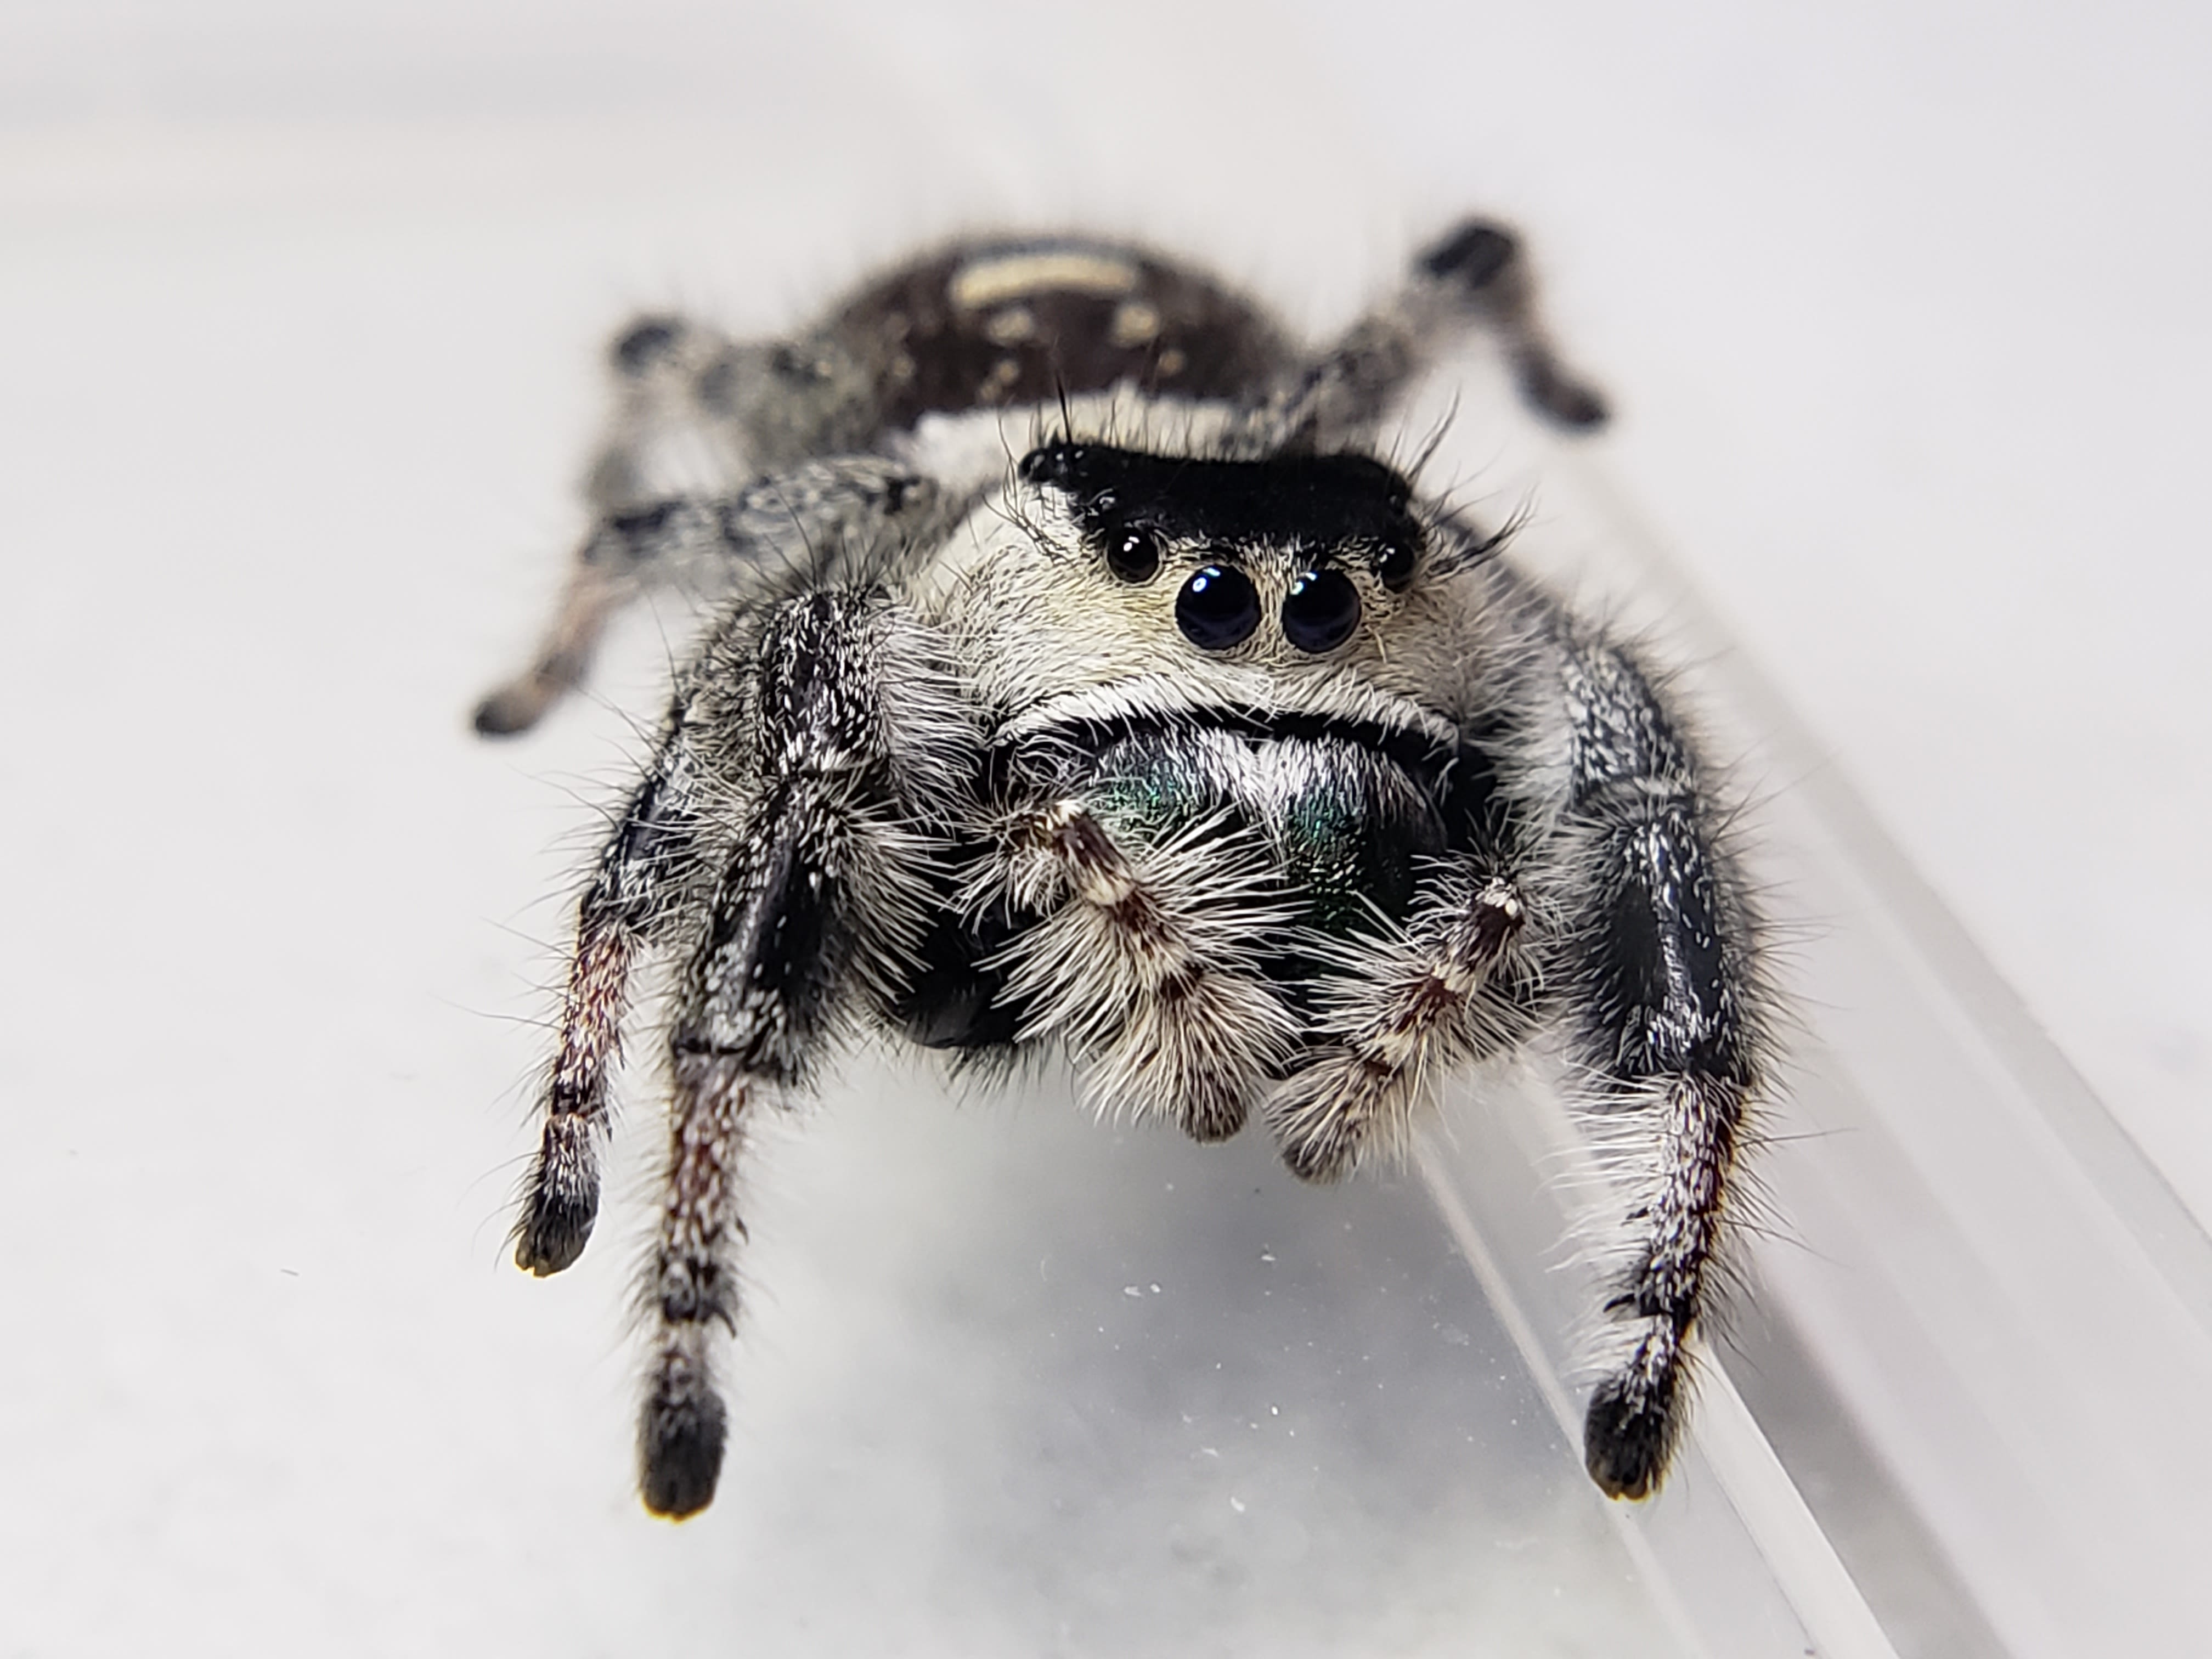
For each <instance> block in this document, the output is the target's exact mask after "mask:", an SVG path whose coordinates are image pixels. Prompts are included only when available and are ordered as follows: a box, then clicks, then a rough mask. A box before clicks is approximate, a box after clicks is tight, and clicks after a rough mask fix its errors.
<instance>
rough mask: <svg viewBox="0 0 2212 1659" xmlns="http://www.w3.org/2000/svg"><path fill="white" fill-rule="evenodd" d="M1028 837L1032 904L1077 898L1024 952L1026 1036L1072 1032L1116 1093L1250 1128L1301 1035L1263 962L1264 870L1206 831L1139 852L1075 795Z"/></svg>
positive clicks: (1024, 837)
mask: <svg viewBox="0 0 2212 1659" xmlns="http://www.w3.org/2000/svg"><path fill="white" fill-rule="evenodd" d="M1012 840H1013V842H1014V848H1013V872H1012V881H1013V885H1014V890H1015V892H1016V895H1017V897H1018V902H1021V903H1023V904H1024V906H1026V907H1030V908H1044V907H1045V905H1047V904H1048V903H1049V902H1051V901H1052V900H1054V899H1062V900H1064V901H1065V902H1061V903H1060V906H1059V908H1057V909H1055V910H1054V911H1053V913H1052V914H1051V915H1048V917H1047V918H1046V920H1045V921H1042V923H1040V924H1038V925H1037V926H1036V927H1034V928H1032V929H1030V931H1029V932H1027V933H1024V935H1022V936H1021V937H1020V938H1019V939H1017V941H1016V942H1015V945H1014V947H1013V950H1012V960H1011V964H1010V971H1009V973H1008V975H1007V981H1006V983H1007V992H1008V994H1009V996H1010V997H1012V998H1013V999H1016V1000H1019V1001H1021V1002H1023V1003H1025V1004H1026V1005H1027V1006H1030V1009H1031V1011H1032V1012H1031V1013H1030V1018H1029V1021H1028V1024H1027V1025H1026V1026H1025V1028H1024V1030H1022V1032H1021V1034H1020V1040H1021V1041H1024V1042H1028V1041H1030V1040H1033V1039H1036V1038H1038V1037H1042V1036H1048V1035H1055V1034H1056V1035H1060V1036H1065V1037H1066V1039H1067V1040H1068V1042H1069V1043H1070V1044H1071V1046H1072V1048H1073V1050H1074V1051H1075V1053H1076V1054H1078V1055H1079V1056H1080V1057H1081V1058H1082V1059H1083V1060H1085V1062H1087V1069H1088V1070H1089V1073H1090V1079H1089V1080H1090V1085H1091V1090H1092V1091H1093V1092H1094V1094H1095V1096H1096V1097H1097V1098H1098V1099H1099V1100H1100V1101H1101V1102H1103V1103H1114V1104H1117V1105H1127V1107H1129V1108H1130V1109H1133V1110H1134V1111H1136V1112H1138V1113H1140V1114H1145V1115H1151V1114H1158V1115H1163V1116H1170V1117H1173V1118H1174V1119H1175V1120H1176V1121H1177V1122H1178V1123H1179V1124H1181V1126H1182V1128H1183V1130H1184V1131H1185V1133H1188V1134H1189V1135H1191V1136H1192V1137H1193V1138H1194V1139H1199V1140H1221V1139H1227V1138H1228V1137H1229V1136H1231V1135H1233V1134H1235V1133H1237V1130H1239V1129H1240V1128H1242V1127H1243V1125H1244V1120H1245V1117H1246V1115H1247V1114H1248V1112H1249V1107H1250V1104H1251V1100H1252V1097H1253V1095H1254V1093H1255V1091H1256V1090H1257V1088H1258V1087H1259V1086H1260V1085H1261V1082H1262V1080H1263V1079H1266V1078H1267V1077H1269V1076H1271V1075H1273V1073H1275V1072H1276V1071H1277V1070H1278V1069H1279V1066H1280V1065H1281V1063H1282V1061H1283V1060H1284V1059H1285V1057H1286V1056H1287V1055H1288V1054H1289V1052H1290V1051H1291V1047H1292V1045H1293V1042H1294V1028H1293V1026H1292V1023H1291V1015H1290V1012H1289V1010H1288V1009H1287V1007H1286V1006H1285V1005H1284V1003H1283V1000H1282V999H1281V997H1280V996H1279V994H1277V993H1276V991H1275V990H1274V988H1273V987H1271V986H1270V985H1268V984H1267V981H1266V980H1265V978H1264V977H1263V976H1262V975H1261V973H1260V972H1259V971H1258V966H1259V959H1258V958H1259V941H1260V939H1261V938H1263V937H1264V936H1265V935H1266V934H1267V932H1268V931H1269V930H1270V929H1271V928H1272V927H1274V926H1275V925H1276V924H1277V922H1278V921H1279V918H1278V917H1277V915H1276V914H1275V910H1274V908H1273V906H1272V905H1271V904H1270V902H1269V901H1268V897H1267V890H1266V884H1265V879H1264V877H1263V876H1262V875H1261V873H1260V872H1256V871H1255V870H1252V869H1250V868H1248V867H1247V866H1246V865H1245V864H1244V862H1243V860H1240V859H1239V858H1238V856H1237V852H1236V850H1235V848H1234V843H1233V842H1228V841H1225V840H1224V839H1222V838H1219V837H1216V836H1210V835H1207V834H1205V833H1202V832H1201V833H1196V834H1188V835H1185V836H1181V837H1178V838H1176V839H1175V840H1173V841H1170V842H1168V843H1165V844H1164V845H1162V846H1158V847H1155V848H1151V849H1148V852H1147V854H1146V855H1145V856H1144V857H1143V858H1142V859H1141V860H1132V859H1131V858H1130V857H1129V856H1128V855H1127V854H1125V853H1124V852H1123V851H1122V849H1121V848H1120V847H1119V846H1118V845H1116V844H1115V841H1114V838H1113V837H1112V836H1110V835H1109V834H1108V832H1107V830H1106V829H1105V827H1104V826H1103V824H1101V823H1099V821H1098V820H1097V818H1096V817H1092V816H1091V812H1090V811H1088V810H1086V809H1085V806H1084V805H1083V804H1082V803H1081V802H1080V801H1078V800H1073V799H1064V800H1061V801H1059V802H1057V803H1054V805H1049V806H1047V807H1044V808H1042V809H1040V810H1037V811H1032V812H1029V813H1026V814H1024V815H1023V816H1022V817H1019V818H1018V819H1017V821H1016V823H1015V824H1014V826H1013V833H1012Z"/></svg>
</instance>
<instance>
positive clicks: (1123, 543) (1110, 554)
mask: <svg viewBox="0 0 2212 1659" xmlns="http://www.w3.org/2000/svg"><path fill="white" fill-rule="evenodd" d="M1106 568H1108V569H1109V570H1110V571H1112V572H1113V573H1114V574H1115V576H1117V577H1119V578H1120V579H1121V580H1123V581H1125V582H1148V581H1150V580H1152V578H1153V577H1155V576H1157V575H1158V574H1160V538H1158V536H1156V535H1154V534H1153V533H1152V532H1151V531H1149V530H1139V529H1133V528H1131V527H1128V526H1121V525H1113V526H1108V528H1107V531H1106Z"/></svg>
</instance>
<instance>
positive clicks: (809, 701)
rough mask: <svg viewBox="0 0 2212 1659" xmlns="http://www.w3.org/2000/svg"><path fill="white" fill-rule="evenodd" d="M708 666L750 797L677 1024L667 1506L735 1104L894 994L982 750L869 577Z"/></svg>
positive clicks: (707, 1486)
mask: <svg viewBox="0 0 2212 1659" xmlns="http://www.w3.org/2000/svg"><path fill="white" fill-rule="evenodd" d="M740 653H742V654H740ZM702 684H713V685H715V686H717V687H720V688H724V689H726V690H727V689H728V688H736V691H735V698H734V702H733V706H732V707H731V708H726V709H723V710H720V711H719V713H718V714H712V715H710V717H709V718H710V720H712V721H713V729H714V733H715V737H716V741H717V743H718V744H720V748H718V750H717V752H718V753H726V754H728V755H730V756H731V757H732V759H731V762H730V764H729V766H728V767H727V769H726V770H727V772H728V773H729V775H728V776H727V778H726V784H727V787H728V791H729V794H730V795H731V796H732V797H734V798H735V799H736V800H737V801H738V802H739V803H741V805H740V808H739V810H738V812H737V813H736V815H735V816H736V817H737V826H736V828H737V833H736V836H735V838H734V840H733V842H732V843H731V848H732V850H731V851H730V853H729V854H728V858H727V862H726V866H724V868H723V870H722V872H721V874H720V880H719V883H718V884H717V885H716V887H715V890H714V895H713V897H712V900H711V902H709V903H708V906H707V907H706V915H705V923H704V927H703V930H702V933H700V935H699V938H698V940H697V943H696V948H695V949H694V951H693V952H692V955H691V957H690V963H689V965H688V966H687V968H686V969H685V970H684V975H683V979H682V982H681V988H680V991H679V993H678V1002H677V1008H676V1015H675V1018H674V1020H673V1022H672V1025H671V1033H670V1039H669V1049H670V1058H671V1074H672V1082H673V1100H672V1103H671V1115H670V1147H669V1157H668V1167H667V1178H666V1188H665V1199H664V1201H663V1205H662V1209H661V1216H660V1227H659V1237H658V1239H657V1243H656V1245H655V1249H654V1252H653V1261H652V1265H651V1267H650V1269H649V1271H648V1273H647V1282H646V1300H647V1308H648V1312H649V1316H650V1318H651V1320H652V1322H653V1358H652V1361H651V1369H650V1371H649V1374H648V1379H647V1389H646V1398H645V1403H644V1408H643V1412H642V1414H641V1421H640V1425H639V1455H640V1463H641V1480H642V1486H643V1493H644V1498H645V1503H646V1506H647V1508H648V1509H650V1510H653V1511H654V1512H655V1513H657V1514H661V1515H668V1516H684V1515H689V1514H691V1513H693V1512H694V1511H696V1510H699V1509H701V1508H702V1507H704V1506H705V1504H707V1503H708V1501H709V1500H710V1499H711V1498H713V1496H714V1485H715V1481H716V1479H717V1477H718V1475H719V1474H720V1467H721V1459H722V1446H723V1439H724V1432H725V1422H726V1418H725V1413H724V1409H723V1406H722V1402H721V1400H720V1396H719V1395H718V1394H717V1393H716V1391H715V1389H714V1382H713V1378H712V1375H711V1359H712V1353H711V1346H712V1343H713V1340H714V1328H715V1327H716V1326H718V1325H720V1326H724V1327H733V1326H734V1324H735V1322H736V1318H737V1313H738V1291H737V1284H736V1279H735V1277H734V1273H733V1271H732V1263H731V1254H732V1249H733V1248H734V1246H735V1244H736V1243H737V1242H738V1239H740V1238H741V1237H743V1234H744V1227H743V1225H742V1223H741V1222H740V1221H739V1219H738V1215H737V1212H736V1207H735V1204H734V1201H733V1188H732V1181H733V1176H734V1170H735V1166H736V1162H737V1158H738V1153H739V1152H740V1151H741V1149H742V1146H743V1143H744V1124H745V1118H746V1115H747V1114H748V1112H749V1111H750V1109H751V1108H752V1107H753V1105H754V1104H755V1103H757V1101H758V1100H760V1099H761V1098H762V1097H763V1096H767V1095H773V1094H779V1093H782V1092H785V1091H794V1090H799V1089H803V1088H805V1086H806V1085H808V1084H809V1082H810V1081H811V1078H812V1075H813V1073H814V1071H815V1069H816V1067H817V1064H818V1063H819V1061H820V1060H821V1059H822V1058H823V1055H824V1054H825V1053H826V1052H827V1051H828V1049H829V1048H830V1047H831V1046H832V1045H833V1043H834V1042H835V1041H836V1037H837V1036H838V1035H839V1034H840V1032H841V1031H842V1030H843V1028H844V1026H845V1024H846V1023H847V1021H848V1016H849V1015H850V1014H851V1013H852V1012H854V1008H855V1006H856V1004H857V1002H858V1000H860V999H861V998H866V999H870V1000H872V1002H873V1003H874V1005H875V1006H878V1008H880V1007H881V1006H883V1004H884V1002H885V1001H886V1000H888V999H889V998H890V996H891V995H892V994H894V992H895V990H896V986H897V984H898V982H899V981H901V980H902V977H903V976H904V974H905V972H906V970H907V969H908V966H909V965H910V963H911V958H912V956H913V953H914V949H915V941H916V940H917V939H918V938H919V936H920V934H921V927H922V920H923V916H924V914H925V910H926V908H927V904H928V902H929V901H930V897H931V895H930V893H929V891H928V886H927V884H928V881H929V878H930V873H931V872H932V871H933V869H934V868H935V865H934V862H933V854H934V850H935V848H936V847H937V844H938V843H937V842H936V841H935V840H934V839H933V837H932V836H929V835H927V834H926V833H924V832H923V831H922V830H921V829H919V828H918V827H917V826H918V825H919V824H920V823H922V822H924V821H925V820H927V819H928V818H930V817H935V816H939V814H940V812H941V810H942V809H943V807H944V805H945V799H946V796H945V792H947V791H950V790H954V789H957V787H960V784H961V781H963V780H965V779H970V778H972V776H973V768H974V761H973V753H972V750H971V749H970V748H969V745H968V741H967V740H968V738H969V735H970V733H969V726H968V723H967V721H966V718H965V716H964V714H963V712H962V710H961V707H960V704H959V702H958V695H957V690H955V689H954V687H953V685H952V683H951V678H950V676H949V674H948V673H947V672H946V671H945V669H944V667H943V665H942V663H941V660H940V659H939V655H938V653H937V652H936V650H935V647H934V641H933V639H932V638H931V637H930V636H929V635H927V632H926V630H925V629H922V628H921V625H920V624H918V623H914V622H913V621H911V620H910V619H909V618H908V617H907V616H906V614H905V613H904V612H902V611H898V610H896V608H895V607H893V606H892V605H890V604H889V602H888V601H886V600H884V599H883V597H882V596H881V594H880V593H879V592H869V591H857V590H846V591H837V592H816V593H811V594H807V595H805V596H802V597H799V598H796V599H790V600H787V601H785V602H784V603H782V604H781V605H777V606H775V607H774V608H773V609H772V610H771V611H769V613H768V614H767V615H766V617H764V618H763V619H762V620H761V622H760V624H759V627H758V632H757V637H754V638H751V639H750V641H743V640H729V641H722V642H719V643H718V644H717V646H716V647H712V648H710V650H709V652H708V658H707V671H706V672H704V673H702Z"/></svg>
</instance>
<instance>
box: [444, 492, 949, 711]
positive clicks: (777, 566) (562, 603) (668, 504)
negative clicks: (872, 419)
mask: <svg viewBox="0 0 2212 1659" xmlns="http://www.w3.org/2000/svg"><path fill="white" fill-rule="evenodd" d="M951 516H952V515H951V513H949V512H948V511H947V510H946V508H945V502H944V500H943V495H942V492H940V491H939V489H938V487H937V485H936V483H934V482H933V480H931V479H930V478H928V477H925V476H923V475H922V474H921V473H919V472H916V471H915V470H914V469H913V468H911V467H908V466H905V465H901V464H899V463H897V462H895V461H889V460H885V459H882V458H881V457H879V456H873V455H848V456H838V457H834V458H831V459H825V460H812V461H803V462H800V463H799V465H795V466H793V467H790V468H788V469H787V470H785V471H781V472H775V473H771V474H769V475H768V476H767V477H762V478H758V479H756V480H755V481H754V482H753V483H750V484H748V485H746V486H745V488H744V489H741V490H738V492H737V493H735V494H734V495H672V496H668V497H665V498H664V499H661V500H658V501H645V502H639V503H635V504H632V505H629V506H626V507H621V508H619V509H616V510H612V511H609V512H607V513H604V514H603V515H602V516H601V517H600V518H599V521H598V522H597V523H596V524H595V525H594V526H592V531H591V533H590V534H588V535H587V536H586V537H585V538H584V541H583V544H582V545H581V546H580V548H579V550H578V551H577V556H576V562H575V565H574V568H572V569H571V571H570V573H569V575H568V581H567V584H566V585H565V586H564V587H563V588H562V594H561V598H560V599H559V601H558V603H557V604H556V606H555V609H554V617H553V621H552V623H551V624H550V626H549V627H548V628H547V629H546V631H545V634H544V638H543V639H542V640H541V641H539V644H538V649H537V652H536V653H535V654H534V655H533V656H532V659H531V661H530V664H529V665H528V666H527V667H526V668H525V669H524V670H523V671H522V672H520V674H518V675H516V676H515V677H514V678H513V679H511V680H508V681H507V683H505V684H502V685H500V686H498V687H496V688H495V690H492V691H491V692H490V693H489V695H488V696H485V697H484V699H483V702H480V703H478V704H477V710H476V728H477V731H478V732H482V733H483V735H485V736H487V737H504V736H507V735H508V734H510V733H513V732H526V731H528V730H529V729H530V728H531V727H532V726H534V725H536V724H537V723H538V720H539V719H540V718H542V717H543V716H544V714H545V712H546V710H547V709H549V708H551V707H552V705H553V704H554V703H555V702H556V701H558V700H559V698H560V697H561V696H562V694H563V693H565V692H567V691H569V690H573V689H574V687H575V686H577V685H578V684H581V683H582V680H583V678H584V676H585V673H586V671H588V669H589V668H590V666H591V658H592V650H593V648H594V647H596V646H597V644H598V642H599V635H600V633H601V631H602V630H603V629H605V626H606V623H607V622H608V620H609V619H610V618H611V617H612V616H613V615H614V613H615V612H616V611H619V610H620V609H621V608H622V607H623V605H627V604H629V602H630V601H631V600H632V599H635V598H636V597H637V596H638V595H640V594H641V593H643V592H647V591H648V590H650V589H652V588H655V587H659V586H682V587H688V588H690V589H691V590H693V591H695V592H704V593H709V594H716V593H727V592H730V591H731V590H732V589H735V590H736V591H737V592H739V593H740V594H746V593H750V596H751V597H753V598H755V599H761V598H769V597H774V596H775V595H778V594H781V593H783V592H790V591H792V590H793V589H794V588H796V587H797V586H800V585H801V584H803V583H812V582H823V581H835V580H848V579H852V578H854V577H860V578H863V579H865V578H866V576H867V575H869V574H872V573H873V570H874V568H875V567H876V566H878V564H880V563H881V562H884V561H885V560H887V559H889V558H890V557H892V556H895V555H896V552H897V551H898V550H900V549H901V548H902V547H905V546H908V545H912V544H915V543H917V542H920V543H927V541H928V540H929V539H930V538H931V537H932V536H933V535H935V534H938V533H939V532H941V531H942V530H943V529H944V528H945V526H946V525H947V524H948V523H949V521H950V519H951Z"/></svg>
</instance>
